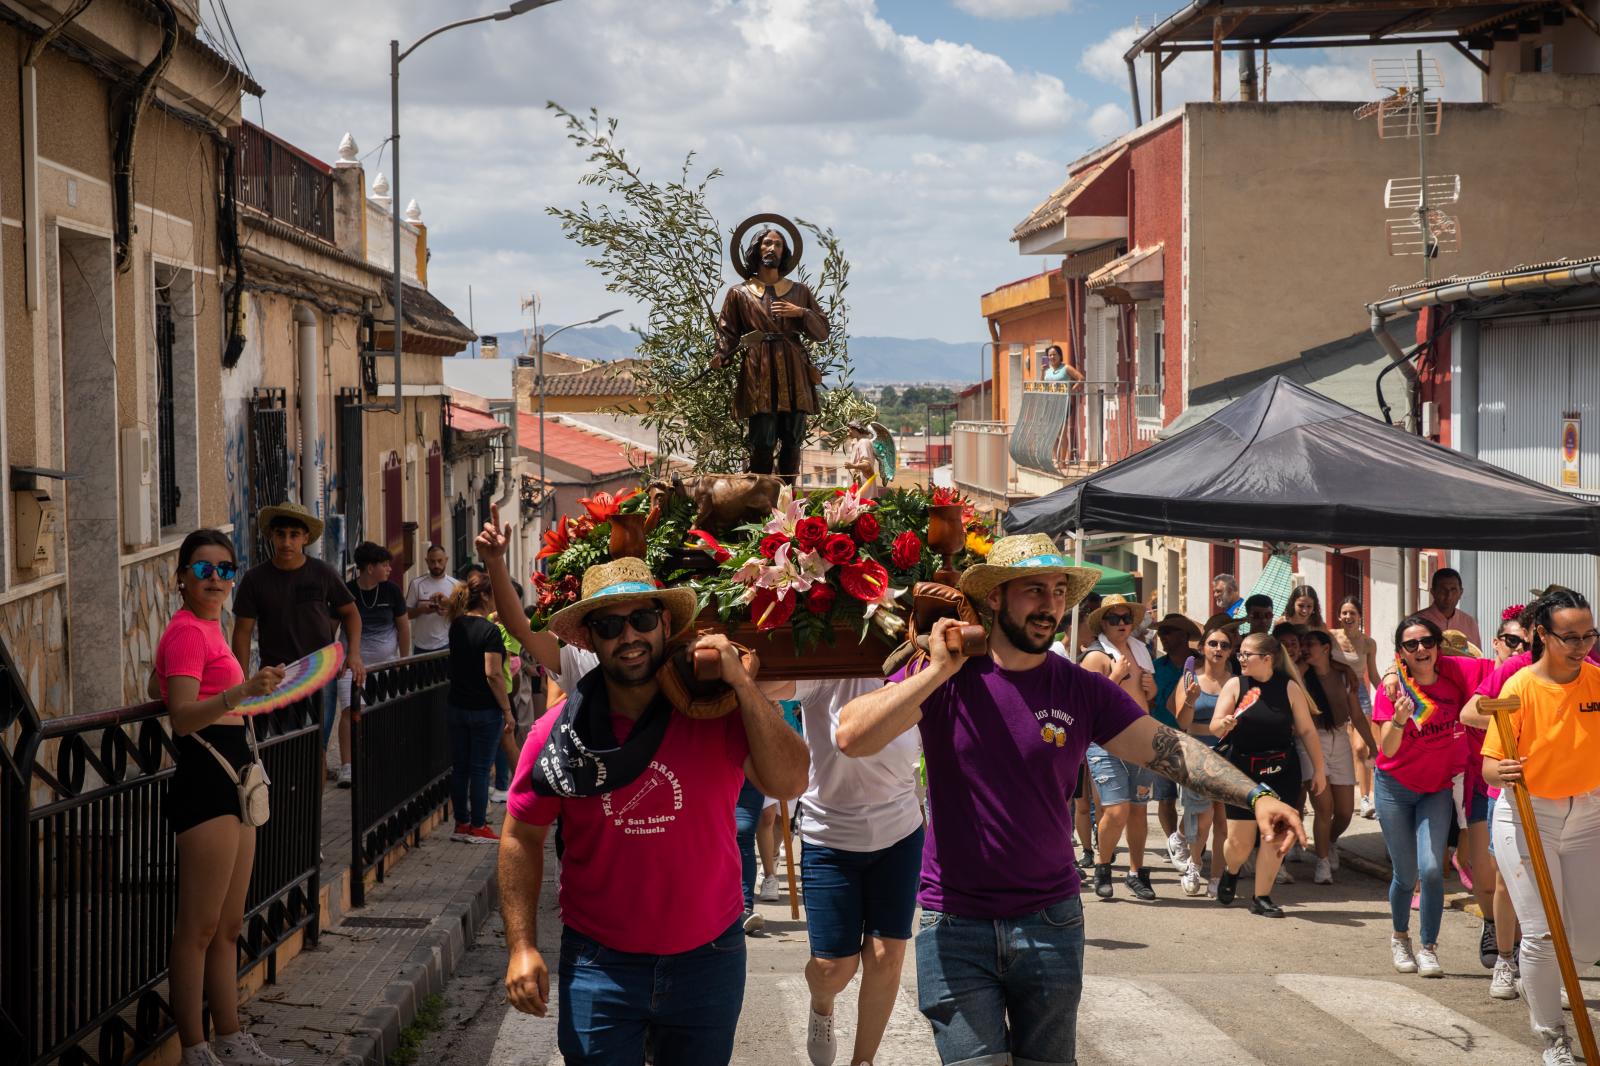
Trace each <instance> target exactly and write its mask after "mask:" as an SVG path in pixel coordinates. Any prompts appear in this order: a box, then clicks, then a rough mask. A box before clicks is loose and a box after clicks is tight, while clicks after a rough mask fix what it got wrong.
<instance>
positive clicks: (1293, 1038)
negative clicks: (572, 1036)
mask: <svg viewBox="0 0 1600 1066" xmlns="http://www.w3.org/2000/svg"><path fill="white" fill-rule="evenodd" d="M1152 829H1153V827H1152ZM1155 836H1156V834H1155V832H1154V831H1152V833H1151V837H1152V839H1154V838H1155ZM552 866H553V863H552ZM1290 869H1291V870H1292V871H1294V872H1295V873H1296V874H1298V875H1300V876H1299V878H1298V883H1297V884H1295V885H1292V886H1281V887H1279V888H1278V889H1277V891H1276V892H1275V893H1274V898H1275V899H1277V901H1278V902H1279V903H1281V904H1284V905H1285V907H1286V909H1287V910H1288V912H1289V916H1288V917H1287V918H1285V919H1283V920H1276V921H1275V920H1271V919H1265V918H1259V917H1256V916H1254V915H1251V914H1250V913H1249V912H1248V911H1247V909H1246V908H1245V906H1243V905H1241V904H1238V903H1236V904H1234V905H1233V906H1232V907H1229V908H1222V907H1219V906H1218V905H1217V904H1216V903H1215V901H1211V900H1206V899H1204V898H1200V899H1190V898H1186V897H1184V896H1183V894H1182V892H1181V891H1180V890H1179V887H1178V882H1177V874H1176V872H1175V871H1173V870H1172V868H1171V867H1169V866H1166V865H1165V864H1164V863H1163V864H1162V866H1160V867H1156V866H1155V865H1154V864H1152V870H1153V873H1154V880H1155V887H1156V890H1157V892H1158V893H1159V894H1160V899H1158V900H1157V902H1155V903H1140V902H1138V901H1136V900H1133V899H1132V898H1131V897H1130V896H1129V895H1128V894H1127V893H1126V892H1125V891H1121V890H1120V885H1119V892H1118V895H1117V897H1116V898H1115V899H1114V900H1111V901H1098V900H1093V899H1092V897H1091V898H1090V901H1089V902H1088V903H1087V905H1086V907H1085V911H1086V919H1085V921H1086V925H1087V932H1088V952H1087V957H1086V960H1085V971H1086V975H1085V982H1084V984H1085V988H1084V999H1083V1005H1082V1008H1081V1012H1080V1015H1079V1021H1078V1055H1079V1063H1080V1064H1081V1066H1127V1064H1150V1066H1161V1064H1165V1063H1181V1064H1184V1066H1224V1064H1227V1066H1274V1064H1279V1063H1292V1062H1306V1063H1312V1062H1315V1063H1326V1064H1329V1066H1399V1064H1407V1066H1410V1064H1416V1066H1423V1064H1426V1066H1453V1064H1456V1063H1462V1064H1466V1063H1472V1064H1486V1066H1502V1064H1504V1066H1515V1064H1518V1063H1527V1064H1530V1066H1531V1064H1535V1063H1538V1062H1539V1053H1538V1051H1537V1050H1536V1049H1537V1044H1536V1042H1535V1039H1534V1037H1533V1036H1532V1035H1531V1033H1530V1032H1529V1029H1528V1021H1527V1012H1526V1009H1525V1007H1524V1005H1523V1003H1522V1002H1521V1001H1520V1000H1515V1001H1511V1002H1500V1001H1496V1000H1492V999H1490V998H1489V995H1488V987H1489V974H1488V971H1487V970H1485V969H1484V968H1483V967H1482V966H1481V964H1480V963H1479V960H1478V952H1477V943H1478V933H1479V923H1478V921H1477V919H1476V918H1473V917H1471V916H1469V915H1467V914H1464V913H1462V912H1459V911H1449V910H1447V911H1446V912H1445V918H1444V928H1443V931H1442V934H1441V936H1440V961H1441V962H1442V963H1443V964H1444V967H1445V971H1446V976H1445V977H1444V978H1443V979H1439V980H1424V979H1421V978H1418V977H1416V976H1414V975H1413V976H1402V975H1399V974H1396V973H1395V972H1394V971H1393V969H1392V967H1391V965H1390V962H1389V953H1388V944H1387V938H1388V928H1389V917H1388V907H1387V904H1386V902H1385V900H1384V891H1385V886H1384V885H1383V884H1381V883H1380V882H1378V881H1377V880H1375V879H1374V878H1371V877H1368V876H1365V875H1362V874H1360V873H1357V872H1355V871H1353V870H1351V869H1349V868H1348V867H1346V868H1345V869H1344V870H1342V871H1341V872H1340V874H1339V875H1338V877H1337V883H1335V884H1333V885H1326V886H1324V885H1313V884H1311V883H1310V882H1311V872H1312V871H1311V867H1310V866H1309V865H1305V866H1298V865H1296V866H1291V867H1290ZM551 895H552V893H551V892H549V891H548V890H547V892H546V905H545V908H544V913H543V915H542V918H541V923H540V925H541V940H542V941H544V943H545V946H546V956H547V958H548V959H549V960H550V961H551V962H552V963H553V962H554V961H555V958H556V956H557V953H556V952H555V951H554V950H552V949H553V947H554V944H555V942H556V938H557V937H558V936H559V928H558V926H557V924H556V921H555V915H554V912H553V910H552V909H551V907H552V903H551V901H550V900H549V899H548V897H549V896H551ZM1247 898H1248V897H1247ZM761 909H762V911H763V913H764V915H765V916H766V919H767V921H766V930H765V932H764V934H763V935H761V936H756V937H751V938H750V940H749V948H750V958H749V980H748V984H747V988H746V993H745V1002H744V1011H743V1014H742V1016H741V1020H740V1024H739V1033H738V1041H737V1050H736V1052H735V1056H734V1061H735V1062H736V1063H740V1064H752V1066H805V1064H806V1063H807V1058H806V1052H805V1043H804V1041H805V1020H806V1011H807V992H806V986H805V979H804V977H803V976H802V972H803V968H804V965H805V962H806V958H807V950H806V939H805V925H804V920H803V916H802V919H801V920H800V921H794V920H792V919H790V917H789V905H788V898H787V895H785V897H784V899H783V901H782V902H780V903H778V904H764V905H761ZM504 967H505V944H504V937H503V933H502V931H501V927H500V924H499V920H498V918H496V919H493V920H492V921H491V923H490V924H489V926H488V927H486V929H485V931H484V935H483V936H482V937H481V938H480V940H479V942H478V946H477V947H476V948H475V949H474V950H473V951H472V952H471V953H469V955H468V957H467V959H466V961H465V965H464V966H463V968H462V969H461V970H460V971H459V973H458V976H457V977H456V978H455V979H454V980H453V981H452V983H451V986H450V988H449V990H448V993H447V997H446V998H447V1004H446V1010H445V1014H444V1018H445V1022H444V1025H443V1028H442V1029H440V1030H439V1031H437V1032H436V1033H434V1034H433V1035H432V1036H431V1037H430V1038H429V1039H428V1041H427V1042H426V1044H425V1046H424V1048H423V1051H422V1055H421V1056H420V1057H419V1059H418V1061H419V1062H420V1063H423V1064H428V1066H431V1064H442V1063H483V1064H487V1066H545V1064H548V1063H561V1062H562V1061H563V1060H562V1058H561V1056H560V1054H559V1053H558V1052H557V1050H556V1040H555V1021H554V1014H553V1012H552V1016H551V1017H550V1018H549V1019H536V1018H531V1017H527V1016H524V1015H520V1014H518V1013H517V1012H515V1011H512V1010H511V1009H510V1008H509V1007H507V1006H506V1004H505V1002H504V991H503V988H502V984H501V982H502V979H503V976H504ZM913 970H914V964H913V963H912V962H911V961H910V959H909V958H908V962H907V968H906V973H905V974H904V975H903V977H902V982H901V983H902V995H901V997H900V1000H899V1003H898V1005H897V1007H896V1010H895V1012H894V1015H893V1017H892V1018H891V1021H890V1025H889V1032H888V1036H887V1038H886V1040H885V1042H884V1047H883V1050H882V1051H881V1052H880V1054H879V1056H878V1058H877V1060H876V1062H877V1066H926V1064H932V1063H937V1062H938V1056H937V1055H936V1054H935V1052H934V1049H933V1042H932V1039H931V1036H930V1035H929V1030H928V1027H927V1024H926V1023H925V1022H924V1020H923V1019H922V1017H921V1015H920V1014H918V1012H917V1010H916V993H915V987H916V984H915V974H914V972H913ZM1589 974H1590V975H1591V976H1593V975H1595V971H1593V970H1590V971H1589ZM1586 984H1587V986H1588V1000H1589V1003H1590V1006H1591V1011H1592V1012H1593V1008H1595V1007H1600V979H1595V980H1590V981H1588V982H1586ZM854 1003H855V1001H854V987H853V986H852V989H851V991H849V992H847V993H846V994H845V995H844V996H841V997H840V999H839V1001H838V1006H837V1017H838V1018H839V1019H840V1028H839V1046H840V1058H839V1060H838V1061H839V1062H840V1063H844V1062H845V1057H846V1056H847V1055H848V1054H849V1047H850V1034H851V1032H852V1031H853V1018H854V1011H855V1006H854Z"/></svg>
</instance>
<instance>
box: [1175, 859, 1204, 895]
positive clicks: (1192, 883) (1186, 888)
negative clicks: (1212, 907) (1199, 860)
mask: <svg viewBox="0 0 1600 1066" xmlns="http://www.w3.org/2000/svg"><path fill="white" fill-rule="evenodd" d="M1178 883H1179V884H1180V885H1181V886H1182V887H1183V894H1184V895H1185V896H1199V895H1203V894H1204V893H1205V890H1206V887H1205V886H1206V882H1205V879H1204V878H1202V877H1201V876H1200V867H1198V866H1196V865H1195V864H1194V863H1192V862H1191V863H1190V864H1189V865H1188V866H1186V867H1185V868H1184V871H1183V877H1181V878H1180V879H1179V881H1178Z"/></svg>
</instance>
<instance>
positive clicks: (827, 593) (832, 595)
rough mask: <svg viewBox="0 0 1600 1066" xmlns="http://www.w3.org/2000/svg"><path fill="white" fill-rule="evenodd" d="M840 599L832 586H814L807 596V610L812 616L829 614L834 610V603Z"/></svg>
mask: <svg viewBox="0 0 1600 1066" xmlns="http://www.w3.org/2000/svg"><path fill="white" fill-rule="evenodd" d="M838 598H839V594H838V593H837V592H835V591H834V588H833V586H832V585H813V586H811V592H810V594H809V595H807V596H806V610H808V611H810V612H811V613H812V614H827V613H828V612H829V611H831V610H833V601H834V600H836V599H838Z"/></svg>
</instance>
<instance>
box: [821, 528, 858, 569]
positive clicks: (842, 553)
mask: <svg viewBox="0 0 1600 1066" xmlns="http://www.w3.org/2000/svg"><path fill="white" fill-rule="evenodd" d="M822 557H823V558H824V559H826V560H828V562H830V563H833V564H834V565H835V566H842V565H843V564H845V563H848V562H850V561H851V560H852V559H854V558H855V557H856V542H855V541H853V540H851V539H850V537H849V535H848V534H845V533H834V534H831V535H829V537H828V539H827V540H825V541H823V542H822Z"/></svg>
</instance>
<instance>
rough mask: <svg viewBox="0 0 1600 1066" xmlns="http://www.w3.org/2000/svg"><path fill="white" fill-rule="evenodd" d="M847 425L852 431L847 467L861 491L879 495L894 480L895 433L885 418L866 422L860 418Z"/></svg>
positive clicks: (873, 497)
mask: <svg viewBox="0 0 1600 1066" xmlns="http://www.w3.org/2000/svg"><path fill="white" fill-rule="evenodd" d="M845 429H846V430H847V431H848V432H849V438H848V440H847V442H846V449H845V464H844V465H845V469H846V470H848V471H850V476H851V477H852V478H853V479H854V480H855V482H856V484H858V485H860V486H861V492H860V495H862V496H864V497H866V498H868V499H876V498H877V496H878V495H879V494H880V493H881V492H882V491H883V490H884V489H886V488H888V487H889V482H891V481H893V480H894V475H895V448H894V435H893V434H892V433H890V432H889V427H888V426H886V425H884V424H883V423H882V422H863V421H861V420H860V419H856V420H855V421H852V422H850V423H848V424H847V425H846V426H845Z"/></svg>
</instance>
